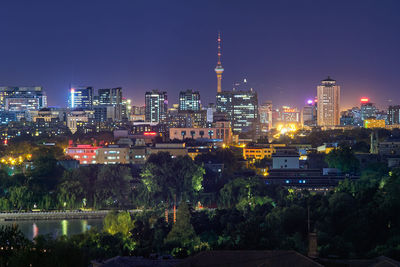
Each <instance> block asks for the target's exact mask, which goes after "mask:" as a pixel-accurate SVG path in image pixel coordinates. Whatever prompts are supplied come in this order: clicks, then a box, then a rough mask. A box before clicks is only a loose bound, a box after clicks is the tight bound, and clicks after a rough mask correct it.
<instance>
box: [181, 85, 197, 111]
mask: <svg viewBox="0 0 400 267" xmlns="http://www.w3.org/2000/svg"><path fill="white" fill-rule="evenodd" d="M200 109H201V101H200V93H199V92H198V91H193V90H186V91H181V92H180V93H179V111H185V110H191V111H200Z"/></svg>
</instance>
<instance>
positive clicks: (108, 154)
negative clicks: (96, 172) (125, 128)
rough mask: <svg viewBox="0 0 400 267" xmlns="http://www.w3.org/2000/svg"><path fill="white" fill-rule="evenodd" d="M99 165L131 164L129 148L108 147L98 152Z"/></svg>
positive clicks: (99, 149) (101, 148)
mask: <svg viewBox="0 0 400 267" xmlns="http://www.w3.org/2000/svg"><path fill="white" fill-rule="evenodd" d="M96 160H97V163H98V164H129V163H130V152H129V147H127V146H119V145H108V146H104V147H100V148H98V149H97V150H96Z"/></svg>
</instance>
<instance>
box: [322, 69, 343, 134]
mask: <svg viewBox="0 0 400 267" xmlns="http://www.w3.org/2000/svg"><path fill="white" fill-rule="evenodd" d="M317 99H318V110H317V124H318V126H337V125H339V124H340V86H339V85H336V81H335V80H333V79H331V78H330V77H329V76H328V78H327V79H325V80H322V81H321V84H320V85H319V86H318V87H317Z"/></svg>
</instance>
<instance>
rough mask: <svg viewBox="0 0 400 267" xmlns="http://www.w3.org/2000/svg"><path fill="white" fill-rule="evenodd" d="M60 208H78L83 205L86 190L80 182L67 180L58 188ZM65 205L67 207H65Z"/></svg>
mask: <svg viewBox="0 0 400 267" xmlns="http://www.w3.org/2000/svg"><path fill="white" fill-rule="evenodd" d="M57 198H58V202H59V207H61V208H65V206H66V207H68V208H76V207H79V206H81V205H82V199H83V198H84V189H83V187H82V183H81V182H80V181H79V180H76V179H73V180H66V181H64V182H62V183H61V184H60V185H59V186H58V194H57ZM64 203H65V205H64Z"/></svg>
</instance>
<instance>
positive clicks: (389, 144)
mask: <svg viewBox="0 0 400 267" xmlns="http://www.w3.org/2000/svg"><path fill="white" fill-rule="evenodd" d="M378 154H379V155H380V156H381V157H393V156H400V140H391V141H384V142H379V144H378Z"/></svg>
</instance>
